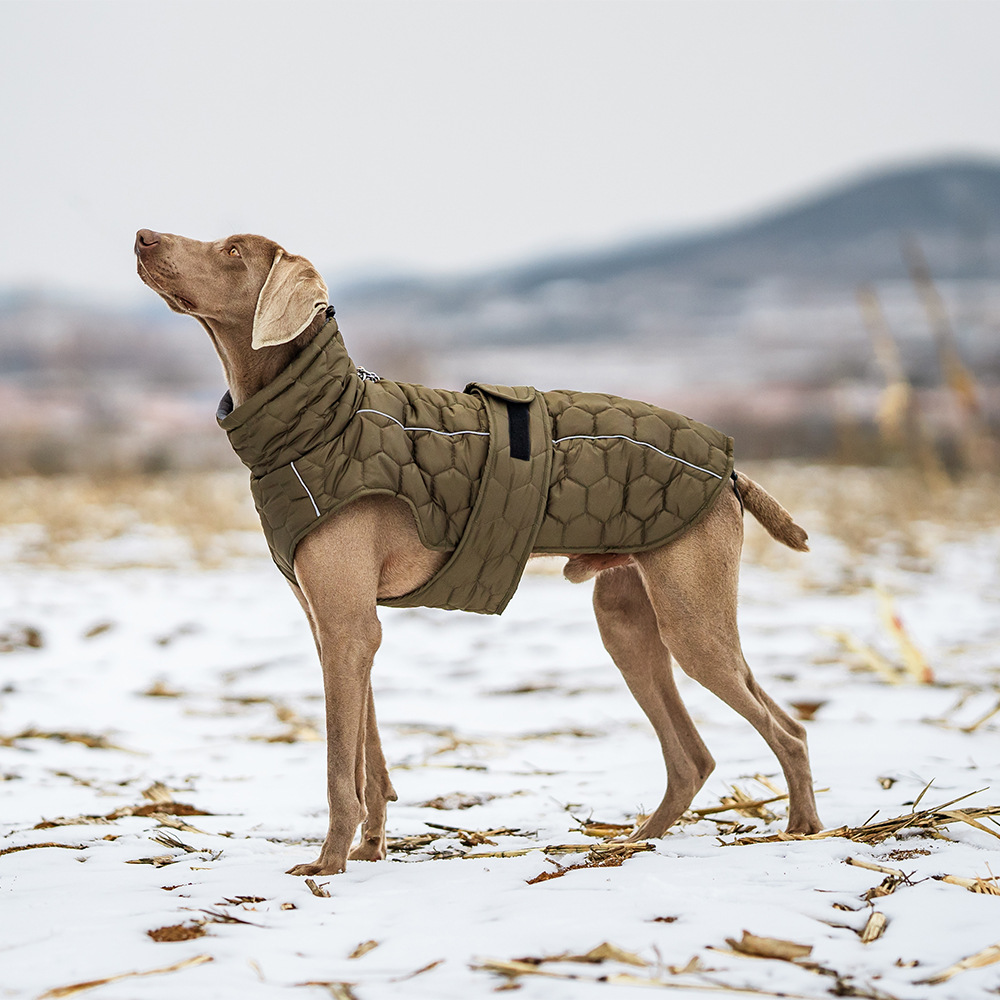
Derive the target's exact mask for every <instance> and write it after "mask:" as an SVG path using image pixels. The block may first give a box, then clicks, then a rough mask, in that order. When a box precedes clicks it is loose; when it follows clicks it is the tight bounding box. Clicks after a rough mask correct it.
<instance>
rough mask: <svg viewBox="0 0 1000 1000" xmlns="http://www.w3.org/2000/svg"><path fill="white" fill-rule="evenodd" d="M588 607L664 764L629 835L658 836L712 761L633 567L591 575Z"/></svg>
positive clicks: (705, 775) (686, 801)
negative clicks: (650, 804) (649, 807)
mask: <svg viewBox="0 0 1000 1000" xmlns="http://www.w3.org/2000/svg"><path fill="white" fill-rule="evenodd" d="M594 612H595V614H596V616H597V624H598V627H599V628H600V631H601V639H602V640H603V641H604V646H605V648H606V649H607V651H608V652H609V653H610V654H611V658H612V659H613V660H614V661H615V664H616V665H617V667H618V669H619V670H620V671H621V672H622V676H623V677H624V678H625V683H626V684H627V685H628V687H629V690H630V691H631V692H632V694H633V695H634V696H635V700H636V701H637V702H638V703H639V705H640V707H641V708H642V710H643V712H645V713H646V717H647V718H648V719H649V721H650V722H651V723H652V725H653V729H654V730H655V731H656V735H657V738H658V739H659V741H660V747H661V748H662V750H663V760H664V763H665V764H666V767H667V790H666V792H665V793H664V796H663V800H662V801H661V802H660V804H659V805H658V806H657V807H656V809H655V811H654V812H653V813H652V814H651V815H650V816H649V817H648V818H647V819H646V820H645V822H644V823H643V824H642V825H641V826H640V827H639V829H638V830H636V832H635V833H634V834H632V836H631V838H630V839H641V838H643V837H661V836H663V834H664V833H665V832H666V831H667V829H668V828H669V827H670V826H671V825H672V824H673V823H674V822H676V820H677V819H678V818H679V817H680V816H681V814H682V813H683V812H684V810H685V809H687V807H688V806H689V805H691V801H692V799H693V798H694V797H695V795H696V794H697V793H698V790H699V789H700V788H701V786H702V785H703V784H704V783H705V780H706V779H707V778H708V776H709V775H710V774H711V773H712V768H713V767H714V766H715V762H714V761H713V760H712V755H711V754H710V753H709V752H708V748H707V747H706V746H705V744H704V743H703V742H702V740H701V737H700V736H699V735H698V731H697V730H696V729H695V726H694V722H693V721H692V720H691V717H690V716H689V715H688V713H687V709H685V707H684V704H683V702H682V701H681V699H680V695H679V694H678V692H677V685H676V684H675V683H674V675H673V667H672V665H671V662H670V653H669V651H668V650H667V648H666V646H664V644H663V642H662V641H661V639H660V634H659V629H658V626H657V621H656V615H655V614H654V613H653V608H652V605H651V604H650V603H649V598H648V597H647V596H646V591H645V590H644V588H643V585H642V581H641V580H640V578H639V573H638V572H637V571H636V570H635V568H633V567H627V568H623V569H612V570H606V571H605V572H603V573H601V574H600V575H599V576H598V577H597V580H596V582H595V584H594Z"/></svg>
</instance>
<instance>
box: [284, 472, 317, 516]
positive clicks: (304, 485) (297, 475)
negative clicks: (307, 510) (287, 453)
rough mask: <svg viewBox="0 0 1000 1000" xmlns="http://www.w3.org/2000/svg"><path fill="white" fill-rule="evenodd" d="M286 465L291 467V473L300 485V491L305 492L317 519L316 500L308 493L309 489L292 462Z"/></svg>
mask: <svg viewBox="0 0 1000 1000" xmlns="http://www.w3.org/2000/svg"><path fill="white" fill-rule="evenodd" d="M288 464H289V465H290V466H291V467H292V472H294V473H295V478H296V479H298V481H299V482H300V483H302V489H304V490H305V491H306V496H307V497H309V501H310V503H311V504H312V505H313V510H314V511H316V516H317V517H319V516H320V515H319V507H317V506H316V500H315V498H314V497H313V495H312V493H310V492H309V487H308V486H306V483H305V480H304V479H303V478H302V477H301V476H300V475H299V470H298V469H296V468H295V463H294V462H289V463H288Z"/></svg>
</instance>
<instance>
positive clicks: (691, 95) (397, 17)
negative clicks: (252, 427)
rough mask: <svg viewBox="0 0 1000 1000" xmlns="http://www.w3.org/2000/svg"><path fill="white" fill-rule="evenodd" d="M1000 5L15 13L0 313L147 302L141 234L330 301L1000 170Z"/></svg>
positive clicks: (6, 42)
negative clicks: (852, 192) (790, 205)
mask: <svg viewBox="0 0 1000 1000" xmlns="http://www.w3.org/2000/svg"><path fill="white" fill-rule="evenodd" d="M998 39H1000V4H998V3H994V2H991V0H968V2H966V0H927V2H923V0H856V2H852V0H830V2H827V0H791V2H769V0H734V2H714V0H663V2H657V0H640V2H629V0H610V2H600V0H559V2H551V0H497V2H491V0H456V2H451V0H440V2H438V0H403V2H388V0H386V2H382V0H365V2H350V3H347V2H323V3H305V2H296V0H273V2H268V3H252V2H246V0H241V2H231V3H230V2H222V0H197V2H192V3H188V2H181V0H177V2H143V3H139V2H131V0H122V2H118V0H96V2H95V0H75V2H55V0H0V123H2V128H0V141H2V143H3V150H2V154H3V155H2V156H0V237H2V238H0V287H11V286H14V285H22V286H23V285H29V286H39V285H54V286H59V287H62V288H69V289H73V290H87V291H88V292H89V293H90V294H91V295H92V297H94V298H97V299H102V298H106V299H121V298H125V297H131V298H133V299H135V298H139V297H141V296H142V295H143V294H147V295H148V293H145V290H144V289H143V288H142V287H141V285H140V284H139V281H138V278H137V277H136V276H135V273H134V264H133V258H132V253H131V246H132V240H133V235H134V232H135V230H136V229H137V228H139V227H143V226H145V227H150V228H154V229H161V230H165V231H168V232H177V233H183V234H185V235H188V236H195V237H198V238H201V239H214V238H217V237H220V236H224V235H226V234H228V233H232V232H247V231H249V232H261V233H264V234H265V235H268V236H271V237H272V238H274V239H277V240H278V241H279V242H281V243H283V244H284V245H285V246H286V247H288V249H289V250H291V251H293V252H297V253H302V254H304V255H305V256H307V257H309V258H310V259H312V260H313V261H314V262H316V263H317V264H318V265H320V266H321V267H322V268H323V270H324V272H325V274H326V277H327V280H328V281H329V282H330V283H331V285H336V283H337V282H338V281H342V280H344V278H345V277H346V276H350V275H355V274H357V273H359V272H363V271H365V270H370V269H373V268H377V267H382V266H390V267H393V268H397V269H405V270H415V271H418V272H437V273H440V272H448V271H466V270H470V269H478V268H481V267H487V266H490V265H493V264H499V263H507V262H512V261H514V260H517V259H519V258H521V257H523V256H526V255H527V256H533V255H538V254H542V253H545V252H548V251H551V250H567V249H576V248H580V247H592V246H599V245H603V244H605V243H608V242H612V241H617V240H620V239H623V238H630V237H634V236H643V235H649V234H656V233H661V232H667V231H674V230H677V229H689V228H692V227H698V226H701V225H704V224H711V223H717V222H722V221H729V220H732V219H734V218H738V217H740V216H743V215H746V214H752V213H754V212H757V211H759V210H761V209H764V208H766V207H769V206H771V205H774V204H776V203H780V202H783V201H785V200H786V199H788V198H791V197H795V196H797V195H800V194H803V193H805V192H809V191H811V190H812V189H814V188H815V187H816V186H820V185H824V184H826V183H829V182H830V181H834V180H839V179H841V178H843V177H845V176H849V175H851V174H852V173H855V172H858V171H863V170H866V169H868V168H870V167H872V166H878V165H881V164H884V163H886V162H895V161H899V160H911V159H919V158H924V157H930V156H940V155H944V154H951V153H961V154H969V153H972V154H978V155H988V156H1000V127H998V126H1000V111H998V107H1000V57H998V55H997V47H998Z"/></svg>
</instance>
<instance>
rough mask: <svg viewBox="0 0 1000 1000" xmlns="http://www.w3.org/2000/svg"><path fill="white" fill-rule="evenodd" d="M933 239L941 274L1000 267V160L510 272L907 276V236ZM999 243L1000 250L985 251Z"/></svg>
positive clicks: (547, 275)
mask: <svg viewBox="0 0 1000 1000" xmlns="http://www.w3.org/2000/svg"><path fill="white" fill-rule="evenodd" d="M908 236H909V237H916V238H917V239H918V240H919V241H920V242H921V244H922V245H923V246H924V250H925V253H927V255H928V257H929V258H930V260H931V265H932V269H933V270H934V273H935V276H936V277H938V278H987V277H988V278H996V277H998V273H1000V267H998V265H1000V254H998V253H997V251H998V249H1000V246H998V244H1000V162H993V161H947V162H941V163H935V164H927V165H921V166H911V167H905V168H900V169H895V170H889V171H880V172H878V173H874V174H869V175H866V176H864V177H862V178H860V179H856V180H853V181H851V182H849V183H846V184H841V185H838V186H837V187H836V188H834V189H832V190H829V191H826V192H823V193H820V194H818V195H815V196H813V197H810V198H807V199H805V200H802V201H799V202H796V203H794V204H792V205H790V206H788V207H785V208H782V209H779V210H777V211H774V212H771V213H768V214H766V215H763V216H760V217H758V218H756V219H754V220H751V221H749V222H742V223H739V224H737V225H733V226H728V227H726V228H724V229H720V230H716V231H713V232H710V233H706V234H702V235H695V236H693V237H689V238H686V239H665V240H658V241H648V242H645V243H641V244H633V245H631V246H625V247H622V248H619V249H615V250H610V251H606V252H603V253H596V254H590V255H586V256H578V257H575V258H566V259H562V260H559V261H547V262H540V263H538V264H535V265H532V266H529V267H524V268H521V269H519V270H518V271H516V272H513V273H511V274H509V275H507V276H505V281H504V283H505V284H506V285H507V287H511V288H514V287H519V288H521V289H528V288H530V287H532V286H534V285H537V284H540V283H544V282H546V281H553V280H567V279H569V280H583V281H606V280H609V279H611V278H615V277H620V276H622V275H624V274H627V273H629V272H635V271H639V270H643V271H650V270H655V271H656V272H658V273H659V274H661V275H662V276H664V277H665V278H673V279H676V278H684V279H686V280H688V281H695V282H706V283H720V282H721V283H725V284H731V283H749V282H755V281H759V280H762V279H770V278H775V277H779V278H784V279H790V278H801V279H807V280H809V281H810V282H844V281H851V282H856V281H880V280H886V279H893V278H901V277H905V275H906V269H905V265H904V261H903V257H902V254H901V253H900V240H901V238H903V237H908ZM986 250H989V251H991V253H990V254H987V253H985V252H984V251H986Z"/></svg>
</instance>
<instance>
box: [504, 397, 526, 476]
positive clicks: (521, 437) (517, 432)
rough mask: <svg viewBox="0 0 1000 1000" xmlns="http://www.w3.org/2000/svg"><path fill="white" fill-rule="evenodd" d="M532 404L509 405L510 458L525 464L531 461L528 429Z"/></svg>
mask: <svg viewBox="0 0 1000 1000" xmlns="http://www.w3.org/2000/svg"><path fill="white" fill-rule="evenodd" d="M530 406H531V404H530V403H511V402H508V403H507V429H508V433H509V436H510V457H511V458H519V459H521V461H523V462H527V461H529V460H530V459H531V434H530V432H529V429H528V409H529V407H530Z"/></svg>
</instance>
